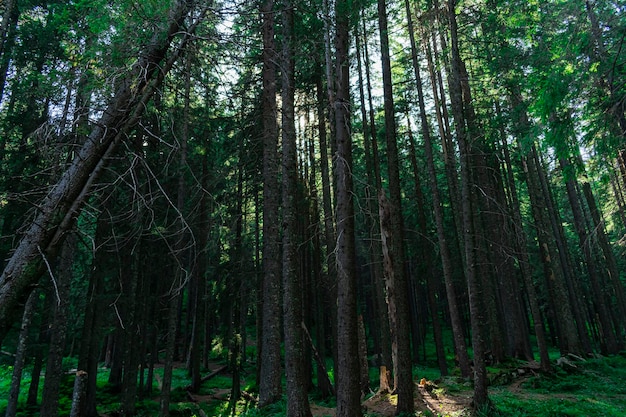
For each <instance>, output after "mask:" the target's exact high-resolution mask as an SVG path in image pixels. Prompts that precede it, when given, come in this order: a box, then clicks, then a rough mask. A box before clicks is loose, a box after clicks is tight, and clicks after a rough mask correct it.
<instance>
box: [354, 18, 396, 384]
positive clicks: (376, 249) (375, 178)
mask: <svg viewBox="0 0 626 417" xmlns="http://www.w3.org/2000/svg"><path fill="white" fill-rule="evenodd" d="M361 22H362V27H363V52H364V54H365V56H364V64H365V65H364V66H365V80H366V86H367V98H368V100H367V103H368V107H367V108H368V111H369V118H368V119H369V131H370V132H371V152H372V168H371V177H372V179H371V184H372V185H371V186H373V189H374V192H373V193H372V195H371V197H370V199H371V200H372V205H373V207H375V205H377V204H378V192H379V190H380V189H381V188H382V179H381V175H380V156H379V153H378V138H377V132H376V123H375V122H376V121H375V118H376V113H375V111H374V103H373V101H374V100H373V97H372V80H371V78H372V77H371V69H370V62H371V60H370V54H369V48H368V37H367V28H366V25H365V23H366V20H365V14H364V12H363V11H361ZM371 212H372V217H374V220H375V221H376V223H375V225H373V227H375V230H372V233H373V234H376V237H377V238H376V239H374V243H373V245H372V249H371V251H372V263H373V265H374V287H375V294H374V295H375V305H376V311H377V312H378V316H377V317H378V323H377V324H378V326H376V327H378V328H380V352H379V354H380V363H379V364H378V365H379V366H384V367H386V368H387V369H391V368H392V359H391V356H392V354H391V331H390V329H389V311H388V309H387V302H386V296H385V280H384V273H383V267H382V259H381V258H382V247H381V244H380V239H379V238H378V235H380V221H379V219H378V217H377V214H378V213H377V210H375V209H374V208H372V209H371ZM380 376H381V378H383V379H384V378H386V377H387V371H385V372H383V373H381V375H380ZM381 390H382V391H385V387H384V386H383V384H381Z"/></svg>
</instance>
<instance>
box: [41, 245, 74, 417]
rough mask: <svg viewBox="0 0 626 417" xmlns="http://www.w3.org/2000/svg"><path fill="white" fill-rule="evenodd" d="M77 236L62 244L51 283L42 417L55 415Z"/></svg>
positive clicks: (60, 380) (57, 409)
mask: <svg viewBox="0 0 626 417" xmlns="http://www.w3.org/2000/svg"><path fill="white" fill-rule="evenodd" d="M76 242H77V236H76V235H75V234H73V233H72V235H71V236H70V237H69V238H67V239H66V240H65V242H64V244H63V249H62V250H61V255H60V257H59V265H58V268H56V269H57V273H56V274H54V276H52V280H53V287H54V289H53V291H52V292H53V297H52V300H53V303H54V308H53V311H54V314H53V321H52V326H51V328H50V330H51V337H50V349H49V351H48V360H47V363H46V373H45V378H44V385H43V392H42V395H41V411H40V414H41V416H43V417H56V416H57V415H58V412H59V391H60V389H61V382H62V378H63V375H64V374H63V357H64V356H65V339H66V336H67V315H68V308H69V296H70V285H71V281H72V271H73V263H74V252H75V250H76ZM49 273H50V274H52V270H50V271H49Z"/></svg>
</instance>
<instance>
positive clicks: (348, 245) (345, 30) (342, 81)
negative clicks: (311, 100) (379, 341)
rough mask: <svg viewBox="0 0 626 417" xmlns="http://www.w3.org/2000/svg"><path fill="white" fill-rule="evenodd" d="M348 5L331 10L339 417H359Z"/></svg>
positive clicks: (337, 6)
mask: <svg viewBox="0 0 626 417" xmlns="http://www.w3.org/2000/svg"><path fill="white" fill-rule="evenodd" d="M351 13H352V10H350V8H349V2H347V1H345V0H339V1H337V2H336V5H335V17H336V19H337V20H336V25H337V32H336V38H335V49H336V56H337V64H336V71H337V80H336V86H337V90H336V96H335V120H336V123H335V126H336V142H337V146H336V148H337V155H336V164H335V179H336V181H337V190H336V192H337V247H336V259H337V359H338V362H337V416H338V417H359V416H361V404H360V395H361V387H360V378H359V375H360V372H359V368H360V365H359V350H358V346H359V344H358V321H357V304H356V301H357V297H356V291H357V289H356V252H355V243H354V202H353V195H352V188H353V184H352V183H353V180H352V136H351V135H352V133H351V128H350V115H351V107H350V64H349V59H348V54H349V36H350V35H349V32H350V23H349V22H350V18H349V16H350V14H351Z"/></svg>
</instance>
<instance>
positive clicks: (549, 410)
mask: <svg viewBox="0 0 626 417" xmlns="http://www.w3.org/2000/svg"><path fill="white" fill-rule="evenodd" d="M577 366H578V371H577V372H575V373H566V372H563V371H558V370H557V371H555V372H554V373H553V374H550V375H537V376H533V377H531V378H529V379H528V380H526V382H524V383H523V384H522V385H521V389H513V388H511V387H510V386H501V387H495V388H492V389H491V392H490V394H491V398H492V400H493V403H494V404H495V405H496V408H497V409H498V410H499V412H500V413H501V414H500V415H503V416H519V417H543V416H555V417H556V416H570V417H579V416H580V417H583V416H591V415H602V416H608V417H617V416H623V415H624V413H625V412H626V388H625V387H624V386H623V384H622V382H621V381H623V380H624V379H625V378H626V360H625V359H624V358H622V357H620V356H615V357H608V358H598V359H591V360H587V361H586V362H583V363H577ZM485 416H486V415H485Z"/></svg>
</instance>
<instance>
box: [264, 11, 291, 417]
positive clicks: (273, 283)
mask: <svg viewBox="0 0 626 417" xmlns="http://www.w3.org/2000/svg"><path fill="white" fill-rule="evenodd" d="M273 8H274V1H273V0H266V1H265V2H264V3H263V6H262V8H261V15H262V19H263V27H262V31H263V74H262V76H263V97H262V100H263V294H262V297H263V311H262V325H263V327H262V330H261V336H262V342H261V348H262V350H261V355H260V360H261V364H260V368H261V371H260V381H259V408H263V407H265V406H267V405H270V404H273V403H275V402H276V401H278V400H280V397H281V395H282V388H281V373H282V372H281V365H280V341H281V340H280V333H281V331H280V311H281V310H280V306H281V303H280V274H281V269H280V268H281V267H280V250H279V243H280V242H279V230H278V210H279V198H280V194H279V184H278V167H279V164H278V155H277V146H278V126H277V124H276V116H277V109H276V70H275V66H276V62H277V59H278V55H277V53H276V47H275V45H274V10H273ZM298 324H299V323H298Z"/></svg>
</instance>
